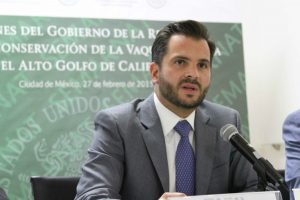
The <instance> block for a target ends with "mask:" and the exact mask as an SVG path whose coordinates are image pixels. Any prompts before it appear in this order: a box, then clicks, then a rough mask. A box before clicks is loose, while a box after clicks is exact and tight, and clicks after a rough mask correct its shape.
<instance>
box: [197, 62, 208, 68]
mask: <svg viewBox="0 0 300 200" xmlns="http://www.w3.org/2000/svg"><path fill="white" fill-rule="evenodd" d="M198 67H199V68H200V69H206V68H208V67H209V65H208V63H199V64H198Z"/></svg>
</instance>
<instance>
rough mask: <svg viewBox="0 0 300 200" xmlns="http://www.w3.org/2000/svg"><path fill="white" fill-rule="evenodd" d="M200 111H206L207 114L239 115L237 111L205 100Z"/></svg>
mask: <svg viewBox="0 0 300 200" xmlns="http://www.w3.org/2000/svg"><path fill="white" fill-rule="evenodd" d="M200 109H204V110H205V111H207V112H213V113H220V114H222V113H223V114H224V113H238V111H237V110H235V109H233V108H231V107H228V106H224V105H221V104H217V103H214V102H211V101H208V100H204V101H203V102H202V104H201V105H200Z"/></svg>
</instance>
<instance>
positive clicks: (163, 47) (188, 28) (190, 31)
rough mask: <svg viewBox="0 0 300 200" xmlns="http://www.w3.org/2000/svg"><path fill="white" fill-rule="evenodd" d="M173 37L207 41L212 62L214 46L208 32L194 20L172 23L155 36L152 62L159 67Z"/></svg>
mask: <svg viewBox="0 0 300 200" xmlns="http://www.w3.org/2000/svg"><path fill="white" fill-rule="evenodd" d="M173 35H185V36H188V37H192V38H195V39H204V40H206V41H207V43H208V46H209V51H210V60H211V62H212V59H213V56H214V53H215V50H216V45H215V43H214V42H213V41H212V40H210V36H209V34H208V30H207V28H206V26H204V25H203V24H202V23H200V22H197V21H194V20H186V21H179V22H173V23H170V24H168V25H167V26H165V27H164V28H162V29H161V30H160V31H159V32H158V33H157V35H156V38H155V40H154V42H153V45H152V62H155V63H156V64H158V65H159V66H160V65H161V62H162V59H163V57H164V56H165V55H166V53H167V48H168V43H169V40H170V38H171V36H173Z"/></svg>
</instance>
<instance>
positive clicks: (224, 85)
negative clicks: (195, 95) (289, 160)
mask: <svg viewBox="0 0 300 200" xmlns="http://www.w3.org/2000/svg"><path fill="white" fill-rule="evenodd" d="M167 23H168V22H166V21H146V20H115V19H86V18H84V19H80V18H52V17H21V16H0V127H1V132H0V136H1V140H0V187H3V188H4V189H5V190H6V191H7V193H8V196H9V198H10V199H11V200H24V199H32V195H31V188H30V184H29V177H30V176H32V175H39V176H45V175H46V176H78V175H80V166H81V165H82V163H83V161H84V160H85V155H86V150H87V148H88V146H89V144H90V142H91V139H92V135H93V119H94V115H95V113H96V112H97V111H99V110H101V109H104V108H107V107H111V106H113V105H116V104H120V103H123V102H126V101H129V100H132V99H134V98H137V97H146V96H147V95H149V94H150V93H151V92H152V85H151V82H150V74H149V72H148V70H149V62H150V61H151V59H150V58H151V55H150V54H151V44H152V42H153V39H154V37H155V34H156V33H157V31H158V30H159V29H160V28H161V27H162V26H164V25H166V24H167ZM205 24H206V25H207V27H208V29H209V30H210V33H211V35H212V37H213V39H214V40H215V41H216V44H217V51H216V56H215V60H214V65H213V74H212V77H213V82H212V85H211V89H210V91H209V94H208V99H210V100H212V101H214V102H217V103H221V104H223V105H228V106H230V107H233V108H235V109H237V110H238V111H239V112H240V113H241V117H242V130H243V134H244V136H245V137H246V138H248V118H247V102H246V91H245V74H244V60H243V42H242V30H241V24H233V23H205Z"/></svg>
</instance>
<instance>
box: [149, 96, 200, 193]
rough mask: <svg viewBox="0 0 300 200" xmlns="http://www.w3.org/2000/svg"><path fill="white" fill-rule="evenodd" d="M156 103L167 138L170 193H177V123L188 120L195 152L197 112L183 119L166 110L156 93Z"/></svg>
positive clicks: (178, 136)
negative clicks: (175, 128)
mask: <svg viewBox="0 0 300 200" xmlns="http://www.w3.org/2000/svg"><path fill="white" fill-rule="evenodd" d="M154 103H155V107H156V110H157V112H158V116H159V118H160V122H161V126H162V130H163V134H164V137H165V143H166V150H167V152H166V153H167V159H168V168H169V192H176V169H175V156H176V149H177V145H178V143H179V140H180V135H179V133H177V132H176V131H175V130H174V127H175V125H176V124H177V122H179V121H181V120H187V121H188V122H189V123H190V125H191V127H192V130H191V131H190V133H189V141H190V143H191V144H192V147H193V149H194V151H195V140H194V134H193V133H194V121H195V111H193V112H192V113H191V114H190V115H189V116H188V117H187V118H185V119H182V118H180V117H179V116H177V115H176V114H175V113H173V112H172V111H170V110H169V109H168V108H166V107H165V106H164V105H163V104H162V103H161V102H160V101H159V99H158V97H157V96H156V94H155V93H154Z"/></svg>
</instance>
